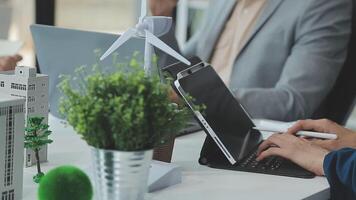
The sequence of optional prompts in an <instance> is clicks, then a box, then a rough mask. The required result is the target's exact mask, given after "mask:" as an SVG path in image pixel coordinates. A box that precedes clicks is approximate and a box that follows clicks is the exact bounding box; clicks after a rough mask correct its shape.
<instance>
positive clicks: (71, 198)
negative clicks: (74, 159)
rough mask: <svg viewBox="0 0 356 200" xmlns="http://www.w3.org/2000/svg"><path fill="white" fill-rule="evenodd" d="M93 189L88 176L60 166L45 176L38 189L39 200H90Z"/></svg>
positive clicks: (75, 169) (76, 170)
mask: <svg viewBox="0 0 356 200" xmlns="http://www.w3.org/2000/svg"><path fill="white" fill-rule="evenodd" d="M92 198H93V188H92V185H91V183H90V180H89V178H88V176H87V175H86V174H85V173H84V172H83V171H81V170H80V169H78V168H76V167H72V166H62V167H58V168H56V169H53V170H51V171H50V172H48V173H47V175H45V176H44V177H43V178H42V180H41V182H40V185H39V188H38V199H39V200H64V199H65V200H90V199H92Z"/></svg>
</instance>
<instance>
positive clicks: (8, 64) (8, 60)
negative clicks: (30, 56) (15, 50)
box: [0, 55, 22, 71]
mask: <svg viewBox="0 0 356 200" xmlns="http://www.w3.org/2000/svg"><path fill="white" fill-rule="evenodd" d="M21 60H22V57H21V56H20V55H14V56H4V57H0V71H10V70H14V69H15V67H16V65H17V63H18V62H19V61H21Z"/></svg>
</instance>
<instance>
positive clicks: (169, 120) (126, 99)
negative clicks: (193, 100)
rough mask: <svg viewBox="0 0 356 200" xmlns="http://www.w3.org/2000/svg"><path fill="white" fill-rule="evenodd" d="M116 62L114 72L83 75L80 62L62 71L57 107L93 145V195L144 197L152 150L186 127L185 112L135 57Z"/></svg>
mask: <svg viewBox="0 0 356 200" xmlns="http://www.w3.org/2000/svg"><path fill="white" fill-rule="evenodd" d="M117 66H119V69H118V70H117V71H116V72H114V73H103V72H101V70H100V68H96V69H94V71H95V72H94V73H92V74H91V75H87V76H86V75H85V73H86V72H85V69H84V67H82V68H80V69H79V70H77V72H76V77H68V76H65V77H64V78H63V80H62V82H61V84H60V85H59V88H60V90H61V91H62V93H63V94H64V98H62V99H61V104H60V112H61V113H62V114H64V116H65V118H66V119H67V121H68V123H69V124H70V125H72V126H73V127H74V129H75V130H76V132H77V133H78V134H80V135H81V136H82V138H83V139H84V140H85V141H86V142H87V143H88V145H90V146H91V147H92V148H91V149H92V155H93V165H94V175H95V177H96V187H97V193H98V194H97V196H98V197H100V198H102V199H110V200H111V199H120V200H130V199H135V200H136V199H143V195H144V194H145V192H146V189H147V178H148V172H149V166H150V161H151V159H152V149H153V148H154V147H155V146H157V145H160V144H164V143H165V142H166V140H167V139H170V138H172V134H174V133H175V132H177V130H180V129H181V128H182V127H183V126H184V124H185V122H186V119H187V117H186V116H187V113H188V111H187V110H186V109H185V108H184V107H180V106H178V105H176V104H172V103H171V101H170V99H169V95H168V94H169V90H170V86H169V84H165V83H162V82H161V80H160V79H159V77H158V76H155V75H153V76H147V75H146V74H145V73H144V71H143V69H142V68H141V67H140V66H139V64H138V62H136V61H135V59H133V60H132V61H131V63H130V66H129V68H125V67H122V65H121V64H118V65H117ZM78 77H79V78H78ZM73 80H75V83H73Z"/></svg>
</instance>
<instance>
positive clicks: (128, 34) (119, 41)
mask: <svg viewBox="0 0 356 200" xmlns="http://www.w3.org/2000/svg"><path fill="white" fill-rule="evenodd" d="M135 34H136V30H135V29H132V28H130V29H129V30H127V31H126V32H125V33H124V34H122V35H121V36H120V37H119V38H118V39H117V40H116V41H115V42H114V43H113V44H112V45H111V47H110V48H109V49H108V50H107V51H106V52H105V53H104V55H102V56H101V57H100V60H104V59H105V58H106V57H108V56H109V55H110V54H112V53H113V52H114V51H115V50H116V49H118V48H119V47H120V46H121V45H123V44H124V43H125V42H127V41H128V40H129V39H130V38H132V37H133V36H134V35H135Z"/></svg>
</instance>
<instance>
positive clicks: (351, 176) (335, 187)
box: [324, 148, 356, 199]
mask: <svg viewBox="0 0 356 200" xmlns="http://www.w3.org/2000/svg"><path fill="white" fill-rule="evenodd" d="M324 173H325V176H326V177H327V179H328V181H329V184H330V187H331V195H332V197H334V198H333V199H335V198H339V199H340V197H343V199H345V198H351V197H356V150H355V149H350V148H347V149H341V150H339V151H333V152H331V153H329V154H328V155H327V156H326V157H325V159H324Z"/></svg>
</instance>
